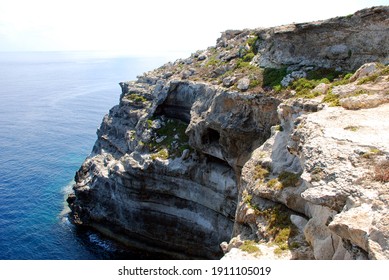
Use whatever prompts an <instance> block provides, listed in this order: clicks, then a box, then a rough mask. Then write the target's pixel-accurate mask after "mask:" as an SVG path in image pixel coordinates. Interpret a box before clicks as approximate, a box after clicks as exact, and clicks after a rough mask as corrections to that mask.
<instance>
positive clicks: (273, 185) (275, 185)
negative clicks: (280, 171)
mask: <svg viewBox="0 0 389 280" xmlns="http://www.w3.org/2000/svg"><path fill="white" fill-rule="evenodd" d="M266 186H267V187H269V188H271V189H273V190H280V189H282V184H281V182H280V181H278V179H277V178H273V179H270V180H269V181H268V182H267V183H266Z"/></svg>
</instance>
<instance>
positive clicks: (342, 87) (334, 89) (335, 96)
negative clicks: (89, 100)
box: [67, 6, 389, 259]
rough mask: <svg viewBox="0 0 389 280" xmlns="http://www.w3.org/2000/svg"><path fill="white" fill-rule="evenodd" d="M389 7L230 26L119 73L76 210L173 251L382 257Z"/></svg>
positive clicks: (129, 242)
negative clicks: (197, 46)
mask: <svg viewBox="0 0 389 280" xmlns="http://www.w3.org/2000/svg"><path fill="white" fill-rule="evenodd" d="M388 64H389V7H387V6H381V7H373V8H368V9H365V10H361V11H358V12H356V13H355V14H352V15H349V16H345V17H338V18H333V19H329V20H324V21H317V22H311V23H300V24H290V25H285V26H279V27H273V28H266V29H254V30H228V31H225V32H223V33H222V35H221V37H220V38H219V39H218V40H217V43H216V46H213V47H209V48H208V49H206V50H202V51H197V52H195V53H193V54H192V55H191V56H190V57H189V58H186V59H179V60H176V61H175V62H173V63H167V64H165V65H163V66H161V67H160V68H158V69H155V70H153V71H151V72H148V73H144V74H143V75H141V76H139V77H137V80H136V81H130V82H122V83H120V86H121V88H122V94H121V95H120V101H119V104H118V105H116V106H114V107H113V108H112V109H111V110H110V112H109V114H107V115H106V116H105V117H104V119H103V121H102V124H101V126H100V128H99V129H98V131H97V136H98V139H97V141H96V143H95V145H94V147H93V150H92V152H91V154H90V155H89V156H88V158H87V159H86V160H85V162H84V163H83V164H82V166H81V167H80V169H79V171H78V172H77V174H76V176H75V181H76V183H75V185H74V187H73V190H74V193H72V194H70V195H69V197H68V199H67V201H68V203H69V206H70V209H71V213H70V217H71V220H72V221H73V223H75V224H76V225H79V226H86V227H90V228H93V229H95V230H97V231H99V232H101V233H102V234H104V235H106V236H108V237H110V238H112V239H115V240H117V241H119V242H121V243H123V244H125V245H126V246H129V247H132V248H136V249H139V250H142V251H147V252H153V253H155V254H158V255H159V256H161V258H174V259H219V258H225V259H389V133H388V131H389V122H388V118H389V66H387V65H388Z"/></svg>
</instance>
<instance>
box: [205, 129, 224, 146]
mask: <svg viewBox="0 0 389 280" xmlns="http://www.w3.org/2000/svg"><path fill="white" fill-rule="evenodd" d="M219 140H220V133H219V131H217V130H215V129H212V128H207V129H206V132H205V133H204V134H203V136H202V137H201V141H202V143H203V144H204V145H213V144H219Z"/></svg>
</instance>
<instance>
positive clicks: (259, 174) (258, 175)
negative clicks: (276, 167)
mask: <svg viewBox="0 0 389 280" xmlns="http://www.w3.org/2000/svg"><path fill="white" fill-rule="evenodd" d="M269 174H270V172H269V170H268V169H266V168H263V167H262V166H261V165H257V166H255V169H254V176H253V178H254V180H259V179H261V180H262V179H264V178H265V177H267V176H269Z"/></svg>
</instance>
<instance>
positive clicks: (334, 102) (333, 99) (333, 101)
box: [323, 91, 340, 107]
mask: <svg viewBox="0 0 389 280" xmlns="http://www.w3.org/2000/svg"><path fill="white" fill-rule="evenodd" d="M323 102H325V103H328V104H329V105H330V106H331V107H335V106H340V100H339V96H338V95H336V94H333V93H332V91H329V92H327V94H326V95H325V96H324V98H323Z"/></svg>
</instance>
